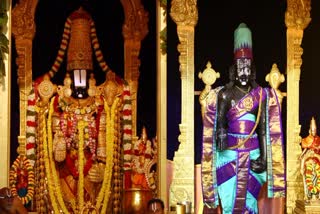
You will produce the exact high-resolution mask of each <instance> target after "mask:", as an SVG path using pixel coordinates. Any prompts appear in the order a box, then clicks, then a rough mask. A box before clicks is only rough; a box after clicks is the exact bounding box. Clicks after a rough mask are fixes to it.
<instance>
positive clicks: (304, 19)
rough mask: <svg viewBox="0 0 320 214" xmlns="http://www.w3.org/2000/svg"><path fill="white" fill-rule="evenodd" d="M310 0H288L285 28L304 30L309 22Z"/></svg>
mask: <svg viewBox="0 0 320 214" xmlns="http://www.w3.org/2000/svg"><path fill="white" fill-rule="evenodd" d="M310 10H311V1H310V0H288V1H287V11H286V14H285V22H286V25H287V28H296V29H300V30H304V29H305V28H306V27H307V26H308V25H309V23H310V21H311V18H310Z"/></svg>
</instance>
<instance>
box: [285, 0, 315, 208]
mask: <svg viewBox="0 0 320 214" xmlns="http://www.w3.org/2000/svg"><path fill="white" fill-rule="evenodd" d="M310 10H311V1H310V0H287V11H286V14H285V23H286V26H287V151H290V153H289V152H287V154H290V155H287V213H292V211H293V208H294V206H295V201H296V200H297V199H303V184H302V179H301V175H300V173H299V167H298V166H299V161H298V157H299V154H300V153H301V149H300V146H299V143H300V140H299V139H301V138H300V136H299V133H300V125H299V81H300V72H301V70H300V67H301V64H302V58H301V55H302V53H303V49H302V48H301V42H302V38H303V31H304V29H305V28H306V27H307V26H308V24H309V23H310V21H311V18H310ZM299 193H301V194H299ZM299 197H300V198H299Z"/></svg>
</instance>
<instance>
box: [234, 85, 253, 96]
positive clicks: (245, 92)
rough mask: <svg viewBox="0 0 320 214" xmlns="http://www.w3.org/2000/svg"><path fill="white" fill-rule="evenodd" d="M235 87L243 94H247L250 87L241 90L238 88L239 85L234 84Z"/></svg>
mask: <svg viewBox="0 0 320 214" xmlns="http://www.w3.org/2000/svg"><path fill="white" fill-rule="evenodd" d="M236 88H237V89H238V90H239V91H241V92H242V93H244V94H248V93H249V91H250V90H251V87H250V86H249V88H248V89H247V90H243V89H242V88H240V87H239V86H237V85H236Z"/></svg>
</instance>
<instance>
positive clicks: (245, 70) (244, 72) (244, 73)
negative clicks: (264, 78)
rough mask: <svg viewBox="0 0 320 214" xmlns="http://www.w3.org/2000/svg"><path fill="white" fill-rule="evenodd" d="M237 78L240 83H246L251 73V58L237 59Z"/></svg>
mask: <svg viewBox="0 0 320 214" xmlns="http://www.w3.org/2000/svg"><path fill="white" fill-rule="evenodd" d="M236 63H237V78H236V80H237V81H238V82H239V83H240V85H243V86H245V85H247V84H248V82H249V77H250V75H251V59H247V58H242V59H237V61H236Z"/></svg>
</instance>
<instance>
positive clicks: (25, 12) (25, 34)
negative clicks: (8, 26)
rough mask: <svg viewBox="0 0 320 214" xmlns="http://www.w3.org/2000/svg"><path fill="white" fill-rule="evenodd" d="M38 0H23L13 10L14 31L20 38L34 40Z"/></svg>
mask: <svg viewBox="0 0 320 214" xmlns="http://www.w3.org/2000/svg"><path fill="white" fill-rule="evenodd" d="M37 4H38V0H21V1H19V2H18V3H17V4H16V6H15V7H14V8H13V10H12V33H13V35H14V36H15V37H16V38H18V39H27V40H32V39H33V37H34V34H35V32H36V25H35V23H34V14H35V8H36V6H37Z"/></svg>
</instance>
